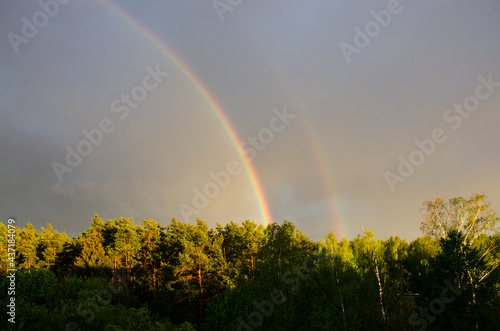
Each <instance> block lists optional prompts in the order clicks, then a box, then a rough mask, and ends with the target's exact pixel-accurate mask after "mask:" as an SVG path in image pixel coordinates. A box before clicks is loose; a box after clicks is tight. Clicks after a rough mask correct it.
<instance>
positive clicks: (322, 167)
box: [95, 0, 347, 237]
mask: <svg viewBox="0 0 500 331" xmlns="http://www.w3.org/2000/svg"><path fill="white" fill-rule="evenodd" d="M95 2H96V3H98V4H99V5H101V6H103V7H104V8H106V9H107V10H108V11H110V12H111V13H112V14H114V15H116V16H117V17H119V18H120V19H121V20H123V21H124V22H125V23H127V24H128V25H129V26H131V27H132V28H133V29H135V30H136V31H138V32H139V33H140V34H141V35H143V36H144V37H145V38H146V39H147V40H148V41H149V42H151V44H152V45H153V46H155V47H156V48H158V49H159V50H160V51H161V52H162V53H163V54H164V55H165V56H167V57H168V58H169V59H170V60H171V61H172V62H173V63H174V64H175V65H176V66H177V67H178V68H179V70H180V71H181V72H182V73H183V75H184V76H185V77H186V78H187V80H188V81H189V82H190V83H191V85H192V86H193V87H194V88H195V90H196V91H197V92H198V93H199V94H200V95H201V97H202V98H203V99H204V100H205V102H206V103H207V105H208V106H209V107H210V109H211V110H212V112H213V113H214V114H215V116H216V117H217V119H218V120H219V122H220V124H221V125H222V127H223V128H224V131H225V132H226V134H227V136H228V137H229V139H230V140H231V142H232V144H233V145H234V146H235V148H236V150H237V152H238V154H239V155H240V158H241V161H242V164H243V167H244V169H245V171H246V173H247V175H248V178H249V179H250V182H251V184H252V187H253V190H254V193H255V198H256V200H257V202H258V205H259V209H260V213H261V215H262V218H263V222H264V224H265V225H268V224H271V223H272V214H271V212H270V209H269V205H268V203H267V200H266V197H265V193H264V190H263V187H262V184H261V182H260V180H259V177H258V175H257V172H256V170H255V167H254V166H253V165H252V163H251V161H250V160H249V158H248V157H247V155H246V153H245V152H244V151H243V150H242V149H241V148H240V146H241V142H242V140H241V139H240V138H239V136H238V134H237V133H236V130H235V129H234V127H233V125H232V124H231V122H230V120H229V118H228V117H227V115H226V113H225V112H224V109H223V108H222V107H221V105H220V104H219V103H218V101H217V99H216V98H215V97H214V96H213V94H212V93H211V92H210V90H209V89H208V88H207V87H206V86H205V85H204V83H203V82H202V81H201V79H200V78H199V77H198V76H197V75H196V74H195V73H194V72H193V71H192V70H191V69H190V68H189V66H188V65H187V64H186V63H185V62H184V61H183V60H182V58H180V56H178V55H177V54H176V53H175V51H174V50H172V49H171V48H170V47H169V46H168V45H167V44H166V43H165V42H164V41H162V40H161V39H160V38H159V37H158V36H157V35H156V34H155V33H153V32H152V31H151V30H149V29H148V28H147V27H146V26H145V25H144V24H142V23H141V22H139V21H138V20H137V19H135V18H134V17H133V16H132V15H130V14H129V13H128V12H127V11H125V10H123V9H122V8H120V7H118V6H117V5H116V4H114V3H112V2H111V1H108V0H96V1H95ZM252 39H253V40H254V42H255V43H257V44H261V43H260V42H259V40H256V39H255V38H252ZM261 46H262V45H261ZM259 49H261V50H264V49H265V48H264V47H259ZM265 55H267V56H266V57H267V58H268V61H269V62H271V63H272V64H273V65H272V68H273V70H274V71H275V73H277V74H278V75H279V76H280V77H281V78H282V79H281V82H284V81H288V80H287V79H286V75H285V73H284V71H283V70H278V68H280V66H279V64H278V62H277V61H275V60H274V59H273V58H272V56H270V55H269V54H265ZM283 87H284V89H285V90H286V91H287V95H288V97H289V98H290V100H292V102H293V105H294V109H297V110H298V111H299V112H300V114H301V118H302V119H303V121H302V123H303V126H304V129H305V132H306V135H307V137H308V140H309V141H310V142H311V144H310V145H311V146H312V148H313V154H314V156H315V158H316V160H317V165H318V170H319V171H320V173H321V177H322V178H323V179H324V181H325V190H326V191H327V193H328V196H329V198H330V200H331V201H330V203H329V204H330V210H331V215H332V217H333V227H334V232H335V233H337V234H339V233H340V234H341V235H342V236H344V237H345V236H346V235H347V224H346V223H345V222H344V221H343V218H342V217H341V213H340V209H339V203H338V199H337V198H336V194H335V190H334V187H335V183H334V179H333V177H332V175H331V174H330V171H329V168H330V167H329V164H328V161H327V160H326V158H325V156H324V153H323V152H322V151H323V148H322V146H321V143H320V140H319V139H318V136H317V134H316V133H315V132H316V131H315V129H314V124H313V121H312V120H311V119H310V117H309V115H308V114H307V112H306V111H305V110H306V106H305V105H304V104H303V103H302V101H301V100H300V99H299V98H298V97H297V95H298V94H297V93H295V92H294V91H293V88H291V87H290V86H288V85H285V86H283Z"/></svg>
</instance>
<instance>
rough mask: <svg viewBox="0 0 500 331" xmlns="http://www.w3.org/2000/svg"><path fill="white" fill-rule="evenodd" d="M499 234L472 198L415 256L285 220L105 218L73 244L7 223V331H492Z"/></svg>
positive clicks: (432, 219)
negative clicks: (318, 235)
mask: <svg viewBox="0 0 500 331" xmlns="http://www.w3.org/2000/svg"><path fill="white" fill-rule="evenodd" d="M498 220H499V217H497V216H496V213H495V211H494V210H493V209H492V207H491V204H490V202H489V200H488V198H487V196H486V195H485V194H473V195H471V196H470V197H465V198H464V197H454V198H450V199H444V198H435V199H434V200H430V201H426V202H424V203H423V208H422V223H421V231H422V236H420V237H418V238H416V239H415V240H413V241H411V242H407V241H406V240H403V239H401V238H400V237H398V236H394V237H390V238H389V239H387V240H380V239H376V238H375V237H374V234H373V231H372V230H369V229H364V228H362V229H360V234H358V235H357V237H355V238H354V239H353V240H350V241H348V240H346V239H341V240H338V239H337V238H336V236H335V234H334V233H333V232H330V233H328V234H327V235H326V237H325V238H324V239H322V240H320V241H319V242H314V241H311V240H310V239H309V238H308V237H307V236H306V235H304V233H303V232H301V231H300V230H299V229H298V228H296V227H295V225H294V224H293V223H291V222H288V221H286V220H285V221H283V222H282V223H281V224H278V223H273V224H271V225H268V226H267V227H264V226H262V225H257V224H256V223H254V222H252V221H248V220H246V221H244V222H243V223H241V224H238V223H234V222H230V223H227V224H225V225H221V224H217V226H216V227H215V229H210V228H208V226H207V224H206V223H205V222H203V221H202V220H197V221H196V224H186V223H183V222H179V221H177V220H176V219H172V220H171V222H170V224H168V225H166V226H162V225H160V224H159V223H158V222H156V221H154V220H152V219H149V218H146V219H144V220H142V225H139V224H135V223H134V221H133V220H132V219H130V218H125V217H119V218H118V219H108V220H104V219H102V218H100V217H99V216H98V215H97V214H96V215H95V216H94V217H93V218H92V220H91V223H90V227H89V228H88V230H87V231H85V232H83V233H81V234H79V235H78V236H77V237H73V238H71V239H70V238H69V237H68V236H67V235H66V233H65V232H59V231H58V230H56V229H54V228H53V227H52V225H50V224H47V226H46V227H45V228H43V227H42V228H41V230H37V229H35V228H34V226H33V225H32V224H31V223H27V225H26V226H25V227H24V228H19V227H17V226H16V225H12V224H4V223H0V257H1V258H0V273H1V275H2V277H1V282H0V293H1V295H0V304H1V306H2V307H3V310H4V312H3V313H2V315H3V318H2V319H1V321H0V329H2V330H39V331H41V330H494V329H498V325H500V268H498V266H499V264H500V232H499V229H498V227H497V224H498ZM17 222H19V220H17ZM10 225H11V226H10ZM12 229H15V231H13V230H12ZM9 244H10V246H9ZM9 247H15V256H13V255H12V254H11V255H9V252H10V251H9V249H8V248H9ZM13 264H14V265H15V269H16V271H9V269H12V265H13ZM13 284H14V285H13ZM12 286H14V288H13V287H12ZM9 288H10V289H11V290H13V291H14V290H15V295H7V293H9ZM11 297H15V301H14V302H15V314H14V315H15V316H14V317H12V314H11V315H9V313H8V312H9V304H10V305H11V306H12V304H11V301H9V300H11V299H10V298H11ZM6 313H7V314H6ZM9 319H11V320H10V321H9ZM12 321H15V323H13V322H12Z"/></svg>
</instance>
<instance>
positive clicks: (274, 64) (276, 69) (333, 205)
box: [238, 18, 349, 240]
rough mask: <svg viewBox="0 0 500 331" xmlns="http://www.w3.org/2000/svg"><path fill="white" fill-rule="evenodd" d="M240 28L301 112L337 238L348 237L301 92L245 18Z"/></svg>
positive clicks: (314, 129)
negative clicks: (296, 89) (293, 84)
mask: <svg viewBox="0 0 500 331" xmlns="http://www.w3.org/2000/svg"><path fill="white" fill-rule="evenodd" d="M238 23H239V26H240V28H243V29H244V30H245V31H246V32H247V37H248V39H250V40H252V42H253V43H254V45H255V46H256V49H258V50H260V52H261V54H262V55H263V56H264V57H265V58H266V59H267V62H268V63H269V64H270V70H272V71H273V73H274V75H275V76H276V77H279V79H278V81H280V82H282V84H281V87H282V88H283V90H284V91H285V93H286V95H287V98H288V99H290V100H291V102H292V105H293V109H294V110H296V111H297V112H298V113H300V118H301V119H302V120H301V123H302V125H303V127H304V131H305V133H306V136H307V140H308V141H309V145H310V146H311V147H312V153H313V155H314V159H315V160H316V165H317V168H318V170H319V172H320V177H321V178H322V179H323V181H324V184H325V185H324V187H325V190H326V193H327V195H328V196H329V197H330V203H329V206H330V214H331V216H332V218H333V220H332V221H333V230H334V233H335V234H336V235H337V240H340V239H341V238H339V236H338V234H339V233H340V235H341V236H342V237H344V238H347V237H348V235H349V232H348V226H347V221H346V218H345V216H344V215H343V213H342V208H341V204H340V202H339V198H338V194H337V193H336V184H335V180H334V177H333V175H332V173H331V171H330V170H329V169H330V168H331V167H330V164H329V162H328V160H327V158H326V157H325V152H324V151H325V149H324V147H323V144H322V143H321V139H319V137H318V134H317V129H316V127H315V125H314V121H313V120H312V119H311V117H310V116H309V114H308V112H307V109H308V107H307V106H306V105H305V103H304V102H303V101H302V99H301V98H300V97H299V96H300V93H298V92H296V91H295V89H294V88H293V86H292V85H291V83H290V82H291V80H290V79H288V77H287V75H286V72H285V70H283V69H282V65H281V64H280V62H279V61H277V60H276V59H275V57H274V56H272V55H271V54H270V53H269V52H268V51H267V50H268V47H266V46H265V45H264V44H263V43H262V40H260V39H258V38H257V37H256V34H255V33H252V29H251V28H250V26H249V25H248V24H247V22H246V20H245V19H244V18H242V19H240V20H239V21H238Z"/></svg>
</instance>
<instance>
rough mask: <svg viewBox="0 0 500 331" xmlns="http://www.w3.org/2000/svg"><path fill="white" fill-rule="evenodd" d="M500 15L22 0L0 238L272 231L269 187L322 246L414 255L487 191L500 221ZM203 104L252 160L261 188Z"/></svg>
mask: <svg viewBox="0 0 500 331" xmlns="http://www.w3.org/2000/svg"><path fill="white" fill-rule="evenodd" d="M66 2H68V3H66ZM40 3H42V4H46V5H41V4H40ZM499 13H500V2H498V1H493V0H491V1H474V2H472V1H465V0H459V1H457V0H454V1H451V0H448V1H439V2H436V1H410V0H401V1H394V0H390V1H370V2H366V3H365V2H363V3H362V4H360V1H324V0H322V1H307V2H306V1H294V0H293V1H292V0H287V1H284V0H283V1H250V0H242V1H240V0H231V1H229V0H220V1H214V2H212V1H208V0H207V1H147V2H138V1H125V0H123V1H118V0H115V1H112V2H111V1H109V2H105V1H83V0H81V1H78V0H73V1H63V0H59V1H58V2H56V1H55V0H42V1H41V2H37V1H3V2H1V4H0V36H1V39H0V116H1V120H0V153H1V158H0V185H1V186H0V220H1V221H2V222H4V223H5V221H6V219H7V218H8V217H12V216H13V217H15V218H16V219H17V220H18V222H19V225H20V226H24V225H25V224H26V222H28V221H30V222H32V223H33V224H34V225H35V227H37V228H40V226H44V227H45V225H46V223H47V222H50V223H52V224H53V225H54V227H55V228H56V229H58V230H59V231H63V230H64V231H66V232H67V233H68V234H69V235H70V236H72V235H76V234H78V233H81V232H82V231H84V230H86V229H87V228H88V226H89V225H90V221H91V218H92V216H93V215H94V214H95V213H98V214H99V215H100V216H101V217H103V218H106V219H109V218H118V217H120V216H125V217H133V219H134V220H135V221H136V223H141V221H142V219H143V218H146V217H149V218H152V219H155V220H156V221H158V222H160V223H161V224H162V225H167V224H169V222H170V220H171V219H172V217H175V218H177V219H178V220H183V221H189V222H194V220H195V219H196V217H198V218H200V219H202V220H204V221H206V222H208V224H209V226H211V227H213V226H215V223H216V222H219V223H223V224H224V223H226V222H228V221H230V220H233V221H236V222H242V221H244V220H246V219H250V220H254V221H256V222H258V223H259V224H263V223H264V221H265V220H264V217H265V215H263V213H262V209H261V207H260V204H261V202H259V199H257V195H259V194H260V193H259V192H256V190H255V186H254V185H253V182H254V181H255V179H257V180H258V181H259V182H260V185H261V187H262V192H261V193H263V195H261V197H263V196H265V201H266V203H267V205H268V206H269V212H270V215H272V219H273V220H274V221H277V222H278V223H280V222H282V221H283V219H287V220H290V221H293V222H294V223H295V224H296V225H297V226H298V227H299V228H300V229H301V230H302V231H304V232H305V233H306V234H307V235H308V236H310V237H311V239H313V240H319V239H320V238H323V237H324V236H325V235H326V234H327V233H328V232H329V231H335V233H336V235H337V237H338V238H342V237H344V236H345V237H347V238H348V239H352V238H353V237H354V236H356V235H357V234H358V233H360V232H361V228H360V226H361V225H363V226H364V227H365V228H373V230H374V233H375V235H376V237H378V238H383V239H385V238H388V237H389V236H391V235H399V236H401V237H403V238H406V239H407V240H412V239H414V238H416V237H417V236H419V235H420V234H421V233H420V230H419V227H420V222H421V221H422V213H421V210H420V209H421V207H422V203H423V202H424V201H426V200H431V199H434V198H435V197H437V196H438V195H439V196H442V197H453V196H458V195H462V196H470V195H471V194H473V193H476V192H477V193H482V192H484V193H486V194H487V195H488V196H489V197H490V200H491V201H492V204H493V207H494V208H495V209H496V210H498V211H500V187H499V185H498V183H499V179H500V176H499V172H498V169H499V168H500V153H499V149H498V146H499V145H498V143H499V141H500V139H499V138H500V130H498V126H499V124H500V115H499V105H500V83H499V82H500V66H499V64H500V60H499V59H500V39H499V36H500V20H499V19H498V15H499ZM133 21H135V23H133ZM139 26H141V28H139ZM152 36H156V37H157V38H158V39H157V41H154V40H153V39H152ZM160 42H161V43H162V44H163V45H164V46H159V44H160ZM162 47H167V48H168V49H169V51H168V52H166V51H165V49H163V50H162ZM169 53H170V54H169ZM176 56H177V59H176V58H175V57H176ZM183 65H184V66H185V67H183ZM190 73H191V74H193V75H194V76H193V75H191V74H190ZM195 77H196V78H195ZM196 79H198V81H196ZM200 90H201V91H203V93H209V94H210V95H211V96H212V97H213V98H214V100H216V102H217V103H218V104H219V105H220V108H218V111H222V112H223V113H224V114H225V116H226V118H227V120H228V121H229V123H230V124H231V125H232V126H233V128H234V132H235V133H236V134H237V136H238V137H239V139H240V140H239V142H238V144H243V143H246V145H245V147H246V149H247V150H249V149H250V148H251V149H252V150H251V151H250V150H249V151H248V154H247V157H249V158H251V159H252V160H251V161H250V163H249V164H250V167H251V168H252V169H253V170H254V171H255V174H256V176H255V178H251V177H250V176H249V175H248V173H247V172H246V171H245V170H244V169H243V168H244V167H243V164H244V163H243V159H242V158H241V156H240V153H239V152H238V149H237V148H236V145H235V143H234V141H232V139H231V137H230V136H229V135H228V133H227V131H226V129H225V127H224V123H222V122H221V121H220V120H219V118H218V116H217V113H216V112H214V109H213V107H211V106H213V104H212V105H211V104H210V102H207V98H206V96H207V95H208V94H205V95H203V93H201V92H200ZM127 95H130V98H129V99H127ZM120 107H121V108H120ZM273 109H274V110H273ZM284 112H286V113H284ZM278 113H279V114H280V116H278V115H277V114H278ZM286 114H288V115H286ZM219 115H220V114H219ZM83 130H87V131H86V132H91V133H93V135H91V134H88V135H87V136H90V137H91V138H88V137H86V135H85V134H84V133H83V132H82V131H83ZM97 130H99V131H97ZM101 136H102V138H101ZM252 137H255V138H252ZM92 140H93V141H92ZM415 140H418V142H420V143H417V142H415ZM252 145H253V146H252ZM419 145H420V147H419ZM89 146H90V148H91V151H90V149H89ZM68 150H71V151H74V152H68ZM68 153H69V154H72V153H76V154H79V155H70V156H68ZM80 154H83V155H80ZM412 168H413V169H412ZM222 171H224V172H225V173H228V175H227V176H226V175H225V174H223V173H221V172H222ZM231 171H232V172H233V174H230V173H229V172H231ZM57 173H58V174H59V175H58V174H57ZM210 173H212V176H211V175H210ZM213 174H219V177H218V179H217V180H216V179H214V176H213ZM197 190H199V192H200V193H196V192H198V191H197ZM200 194H202V195H203V197H200V196H199V195H200ZM193 199H194V200H195V201H193ZM205 205H206V206H205ZM185 216H186V217H185Z"/></svg>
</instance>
